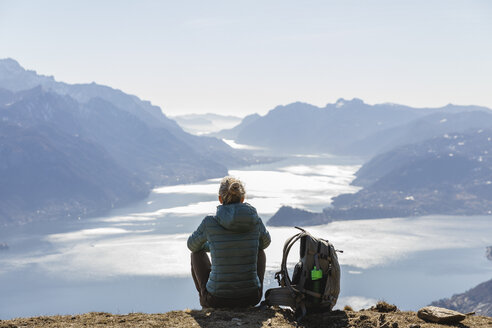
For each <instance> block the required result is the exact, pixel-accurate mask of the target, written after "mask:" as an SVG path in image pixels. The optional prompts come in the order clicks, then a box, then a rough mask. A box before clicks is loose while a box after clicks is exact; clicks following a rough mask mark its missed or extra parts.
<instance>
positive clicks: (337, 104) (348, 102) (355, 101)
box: [335, 98, 364, 108]
mask: <svg viewBox="0 0 492 328" xmlns="http://www.w3.org/2000/svg"><path fill="white" fill-rule="evenodd" d="M363 104H364V101H363V100H362V99H360V98H352V100H347V99H344V98H338V100H337V101H336V102H335V107H336V108H341V107H343V106H345V105H363Z"/></svg>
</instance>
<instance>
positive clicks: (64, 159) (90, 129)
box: [0, 59, 256, 224]
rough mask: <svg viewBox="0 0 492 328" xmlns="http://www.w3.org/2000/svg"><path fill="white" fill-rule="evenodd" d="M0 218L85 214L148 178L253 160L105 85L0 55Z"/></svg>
mask: <svg viewBox="0 0 492 328" xmlns="http://www.w3.org/2000/svg"><path fill="white" fill-rule="evenodd" d="M0 154H1V155H0V182H1V183H0V195H1V196H0V224H12V223H14V224H18V223H26V222H30V221H35V220H43V219H53V218H63V217H67V216H68V217H86V216H91V215H95V214H99V213H102V212H105V211H107V210H109V209H111V208H113V207H117V206H122V205H124V204H127V203H129V202H131V201H135V200H137V199H141V198H143V197H145V196H146V195H147V194H148V193H149V191H150V190H151V189H152V188H153V187H154V186H156V185H168V184H176V183H187V182H192V181H198V180H203V179H207V178H215V177H221V176H224V175H226V174H227V168H228V167H229V166H239V165H246V164H249V163H252V162H253V161H255V162H256V159H253V158H252V157H251V155H249V154H247V153H245V152H241V151H238V150H234V149H232V148H231V147H229V146H228V145H227V144H225V143H224V142H222V141H221V140H218V139H216V138H213V137H200V136H194V135H191V134H188V133H186V132H184V131H183V130H182V129H181V128H180V127H179V125H178V124H176V122H175V121H173V120H171V119H169V118H167V117H166V116H165V115H164V114H163V113H162V111H161V109H160V108H159V107H157V106H153V105H152V104H150V102H147V101H142V100H140V99H139V98H138V97H136V96H132V95H128V94H125V93H124V92H122V91H120V90H115V89H112V88H110V87H107V86H102V85H98V84H95V83H91V84H74V85H71V84H66V83H63V82H57V81H55V80H54V78H53V77H47V76H43V75H38V74H37V73H36V72H34V71H28V70H25V69H23V68H22V67H21V66H20V65H19V64H18V63H17V62H16V61H15V60H13V59H4V60H0Z"/></svg>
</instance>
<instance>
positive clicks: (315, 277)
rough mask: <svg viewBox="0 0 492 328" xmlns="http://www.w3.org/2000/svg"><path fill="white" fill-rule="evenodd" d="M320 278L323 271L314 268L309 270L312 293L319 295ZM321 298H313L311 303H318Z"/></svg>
mask: <svg viewBox="0 0 492 328" xmlns="http://www.w3.org/2000/svg"><path fill="white" fill-rule="evenodd" d="M321 278H323V270H321V269H318V268H317V267H316V266H314V268H313V269H312V270H311V280H312V282H313V289H312V290H313V292H315V293H318V294H321ZM320 302H321V298H319V297H313V303H320Z"/></svg>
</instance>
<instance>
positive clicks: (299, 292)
mask: <svg viewBox="0 0 492 328" xmlns="http://www.w3.org/2000/svg"><path fill="white" fill-rule="evenodd" d="M296 228H297V229H299V230H301V232H299V233H298V234H296V235H294V236H292V237H290V238H289V239H287V241H286V242H285V244H284V250H283V256H282V264H281V267H280V271H279V272H277V273H275V279H277V281H278V284H279V285H280V287H278V288H271V289H269V290H267V291H266V293H265V304H266V305H270V306H271V305H283V306H288V307H290V308H291V309H292V310H294V311H295V312H296V314H297V315H299V318H298V319H301V318H302V317H304V316H305V315H306V313H308V312H319V311H331V310H332V309H333V307H334V306H335V304H336V302H337V299H338V294H339V293H340V264H339V263H338V257H337V254H336V251H335V248H334V247H333V245H332V244H331V243H330V242H328V241H327V240H324V239H321V238H315V237H313V236H312V235H311V234H310V233H308V232H307V231H306V230H304V229H302V228H299V227H296ZM298 240H300V249H299V250H300V252H299V253H300V259H299V262H298V263H297V264H296V266H295V268H294V272H293V274H292V279H291V278H290V277H289V272H288V270H287V257H288V255H289V251H290V249H291V248H292V246H293V245H294V244H295V243H296V242H297V241H298Z"/></svg>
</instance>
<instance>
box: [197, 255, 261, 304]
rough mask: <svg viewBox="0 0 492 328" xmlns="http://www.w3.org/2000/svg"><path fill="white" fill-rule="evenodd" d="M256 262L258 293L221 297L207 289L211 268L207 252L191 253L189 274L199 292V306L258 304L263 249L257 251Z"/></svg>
mask: <svg viewBox="0 0 492 328" xmlns="http://www.w3.org/2000/svg"><path fill="white" fill-rule="evenodd" d="M257 263H258V264H257V269H256V271H257V272H258V278H259V279H260V283H261V287H260V289H259V290H258V295H253V296H249V297H242V298H223V297H217V296H214V295H212V294H210V293H209V292H208V290H207V287H206V286H207V281H208V277H209V276H210V271H211V269H212V265H211V263H210V259H209V258H208V256H207V253H206V252H204V251H201V252H196V253H191V275H192V276H193V281H194V282H195V287H196V289H197V290H198V293H199V294H200V304H201V306H203V307H211V308H234V307H248V306H254V305H256V304H258V302H260V300H261V297H262V295H263V278H264V277H265V265H266V255H265V252H264V251H263V250H259V251H258V261H257Z"/></svg>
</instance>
